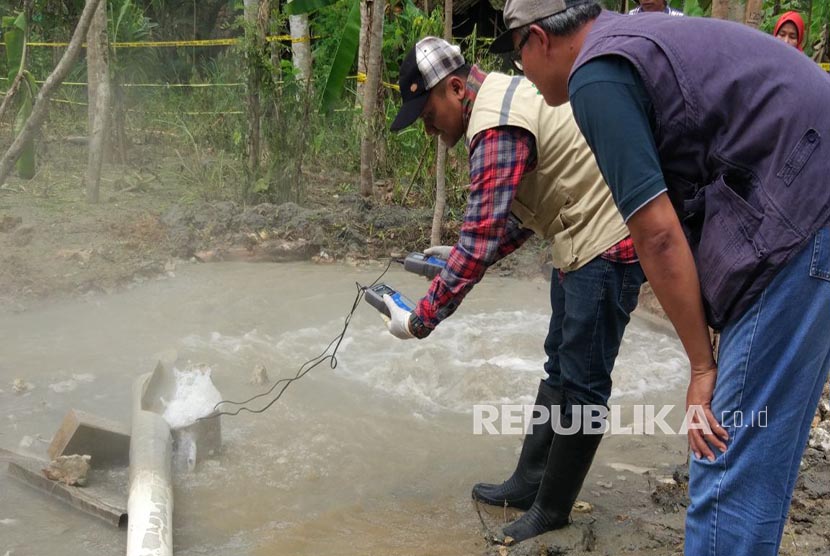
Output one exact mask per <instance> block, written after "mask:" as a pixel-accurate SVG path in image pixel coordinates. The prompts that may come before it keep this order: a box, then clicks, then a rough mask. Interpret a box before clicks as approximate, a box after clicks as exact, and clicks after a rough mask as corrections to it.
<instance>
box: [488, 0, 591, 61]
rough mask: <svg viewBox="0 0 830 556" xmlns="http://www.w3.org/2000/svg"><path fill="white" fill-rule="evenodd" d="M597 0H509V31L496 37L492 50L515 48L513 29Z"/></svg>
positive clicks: (506, 13)
mask: <svg viewBox="0 0 830 556" xmlns="http://www.w3.org/2000/svg"><path fill="white" fill-rule="evenodd" d="M595 2H596V0H507V1H506V2H505V3H504V24H505V25H506V26H507V31H505V32H504V33H502V34H501V35H499V36H498V37H496V40H495V41H493V44H491V45H490V52H493V53H500V52H510V51H511V50H513V37H512V34H513V30H514V29H518V28H519V27H523V26H525V25H528V24H530V23H533V22H534V21H539V20H540V19H544V18H546V17H550V16H552V15H555V14H558V13H559V12H564V11H565V10H567V9H568V8H572V7H574V6H581V5H582V4H593V3H595Z"/></svg>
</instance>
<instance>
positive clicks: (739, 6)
mask: <svg viewBox="0 0 830 556" xmlns="http://www.w3.org/2000/svg"><path fill="white" fill-rule="evenodd" d="M745 13H746V8H744V4H743V3H742V2H741V0H731V1H730V2H729V18H728V19H729V21H735V22H737V23H743V22H744V14H745Z"/></svg>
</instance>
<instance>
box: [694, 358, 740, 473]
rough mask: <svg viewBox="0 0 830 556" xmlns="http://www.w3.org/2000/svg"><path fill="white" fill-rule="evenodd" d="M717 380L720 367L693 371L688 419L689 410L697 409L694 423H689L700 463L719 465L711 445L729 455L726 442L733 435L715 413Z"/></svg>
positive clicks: (695, 451) (695, 453) (695, 452)
mask: <svg viewBox="0 0 830 556" xmlns="http://www.w3.org/2000/svg"><path fill="white" fill-rule="evenodd" d="M717 378H718V368H717V366H714V365H713V366H710V367H707V368H704V369H694V368H693V369H692V376H691V379H690V380H689V389H688V391H687V392H686V414H687V415H689V407H692V406H694V409H693V411H692V413H691V417H690V420H691V423H688V427H689V428H688V436H689V448H691V450H692V452H693V453H694V455H695V457H697V459H701V457H705V458H707V459H708V460H709V461H715V454H714V452H712V449H711V448H710V445H711V446H714V447H715V448H717V449H718V450H720V451H721V452H725V451H726V443H725V441H726V440H729V434H728V433H727V432H726V430H725V429H724V428H723V427H722V426H721V425H720V423H719V422H718V420H717V418H716V417H715V415H714V413H712V395H713V394H714V392H715V382H716V381H717Z"/></svg>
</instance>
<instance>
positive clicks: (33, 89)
mask: <svg viewBox="0 0 830 556" xmlns="http://www.w3.org/2000/svg"><path fill="white" fill-rule="evenodd" d="M23 77H24V79H23V82H22V83H21V84H20V93H19V94H20V96H21V98H22V101H21V103H20V110H18V111H17V115H16V116H15V118H14V136H15V137H17V135H18V134H19V133H20V132H21V131H23V126H25V125H26V120H28V119H29V116H31V115H32V104H33V103H34V99H35V95H36V94H37V84H36V83H35V78H34V76H32V74H31V73H29V72H28V71H24V72H23ZM15 168H17V175H18V176H20V177H21V178H22V179H24V180H30V179H32V178H33V177H35V139H34V137H32V138H31V139H29V140H28V141H26V143H25V145H24V146H23V152H22V153H21V154H20V158H18V159H17V164H16V165H15Z"/></svg>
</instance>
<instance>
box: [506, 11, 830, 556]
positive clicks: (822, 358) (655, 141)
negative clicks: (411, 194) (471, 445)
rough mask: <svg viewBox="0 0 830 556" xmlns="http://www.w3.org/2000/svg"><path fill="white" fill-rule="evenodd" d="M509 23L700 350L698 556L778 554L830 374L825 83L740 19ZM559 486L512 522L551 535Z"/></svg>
mask: <svg viewBox="0 0 830 556" xmlns="http://www.w3.org/2000/svg"><path fill="white" fill-rule="evenodd" d="M504 21H505V24H506V26H507V28H508V29H509V30H510V31H508V32H507V33H506V34H505V35H504V36H503V37H504V39H505V40H502V37H499V39H497V40H496V41H495V42H494V43H493V47H494V49H495V50H496V51H497V52H498V51H502V52H503V51H512V52H513V53H514V55H515V56H520V57H521V61H522V65H523V68H524V74H525V75H526V76H527V78H528V79H530V80H531V81H532V82H533V83H534V84H536V86H537V87H538V88H539V91H540V92H541V93H542V95H543V96H544V98H545V102H547V103H548V104H550V105H553V106H557V105H560V104H564V103H566V102H569V101H570V104H571V108H572V110H573V113H574V118H575V119H576V122H577V124H578V125H579V128H580V130H582V133H583V135H584V136H585V139H586V141H587V142H588V144H589V145H590V146H591V150H592V151H593V152H594V154H595V155H596V159H597V163H598V165H599V167H600V169H601V170H602V172H603V176H604V177H605V181H606V183H608V185H609V187H611V190H612V192H613V195H614V200H615V202H616V204H617V206H618V207H619V209H620V212H621V213H622V215H623V219H624V220H625V222H626V224H627V225H628V229H629V231H630V233H631V237H632V239H633V240H634V245H635V247H636V249H637V255H638V256H639V258H640V262H641V264H642V266H643V270H644V271H645V273H646V276H647V277H648V280H649V283H650V284H651V286H652V289H653V290H654V293H655V295H656V296H657V299H658V300H659V301H660V304H661V305H662V306H663V309H665V311H666V315H667V316H668V317H669V319H670V320H671V321H672V324H673V325H674V328H675V330H676V331H677V334H678V336H679V337H680V340H681V342H682V343H683V347H684V349H685V350H686V354H687V356H688V358H689V364H690V372H689V386H688V388H687V393H686V406H687V407H688V408H691V409H692V410H693V411H692V413H691V414H690V416H691V419H690V425H689V429H688V439H689V444H690V448H691V457H690V461H689V499H690V504H689V507H688V510H687V512H686V528H685V536H686V538H685V553H686V555H687V556H775V555H777V554H778V547H779V546H780V544H781V539H782V535H783V533H784V525H785V524H786V522H787V514H788V512H789V509H790V501H791V498H792V493H793V489H794V488H795V483H796V479H797V478H798V472H799V464H800V462H801V456H802V454H803V453H804V448H805V446H806V444H807V438H808V435H809V432H810V424H811V422H812V419H813V416H814V415H815V411H816V407H817V405H818V401H819V397H820V395H821V390H822V386H823V385H824V383H825V381H826V380H827V371H828V368H830V334H828V330H830V179H828V176H830V153H828V148H830V143H829V141H830V110H828V99H830V79H828V78H827V74H826V73H824V72H823V71H822V70H821V69H820V68H819V67H818V66H817V65H816V64H815V63H814V62H813V61H811V60H810V59H809V58H807V57H806V56H804V55H803V54H801V53H800V52H798V51H797V50H796V49H793V48H790V47H789V46H786V45H784V44H781V43H780V42H778V41H776V40H772V38H771V37H770V36H765V35H763V34H762V33H759V32H758V31H756V30H755V29H752V28H750V27H747V26H745V25H741V24H737V23H734V22H730V21H723V20H718V19H709V18H697V17H695V18H691V17H690V18H684V20H682V21H681V20H678V19H676V18H673V17H636V18H635V17H629V16H627V15H621V14H617V13H614V12H610V11H605V10H603V9H602V6H601V5H600V4H599V3H598V2H596V1H595V0H541V1H540V0H507V2H506V3H505V6H504ZM782 68H785V70H784V71H782ZM794 83H797V86H794V85H793V84H794ZM707 324H708V325H709V326H711V327H712V328H714V329H716V330H720V332H721V335H720V344H719V350H718V354H717V359H715V355H714V353H713V349H712V344H711V339H710V336H709V329H708V327H707ZM761 412H764V413H763V414H764V415H767V416H768V418H764V419H763V420H760V419H743V417H745V416H749V415H756V416H759V415H761ZM557 480H558V479H557V478H555V477H552V478H550V480H549V479H548V477H545V478H543V479H542V483H541V486H540V487H539V494H538V496H537V497H536V504H534V507H532V508H531V509H530V510H529V511H528V512H527V513H526V514H525V515H524V516H522V518H520V519H519V520H518V521H517V522H515V523H513V524H511V525H510V526H509V528H507V529H505V531H504V532H505V533H506V534H509V535H510V536H511V537H514V538H518V537H517V536H516V534H519V535H520V536H521V537H522V538H529V537H531V536H534V535H537V534H539V533H541V532H543V531H544V530H546V528H545V523H549V522H550V521H552V520H553V519H555V518H556V516H557V515H558V512H559V510H558V509H557V508H556V507H553V506H551V505H540V501H544V500H545V496H544V493H545V492H546V491H549V490H555V489H556V488H557ZM508 529H509V531H508ZM510 533H516V534H510Z"/></svg>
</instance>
